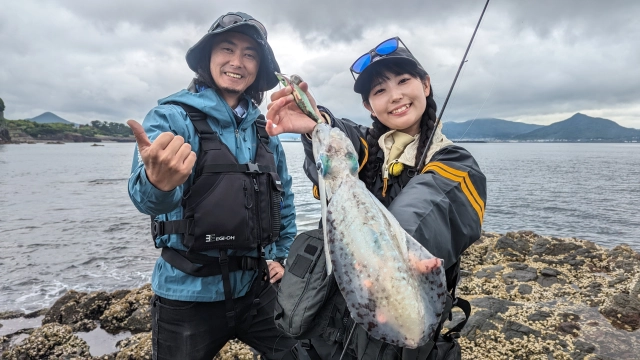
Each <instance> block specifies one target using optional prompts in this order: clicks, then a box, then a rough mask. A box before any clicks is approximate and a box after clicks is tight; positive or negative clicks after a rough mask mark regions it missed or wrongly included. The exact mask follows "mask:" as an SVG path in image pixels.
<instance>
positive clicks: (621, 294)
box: [0, 231, 640, 360]
mask: <svg viewBox="0 0 640 360" xmlns="http://www.w3.org/2000/svg"><path fill="white" fill-rule="evenodd" d="M458 294H459V296H461V297H463V298H466V299H467V300H470V302H471V304H472V315H471V318H470V319H469V322H468V323H467V325H466V326H465V328H464V330H463V333H462V337H461V338H460V343H461V345H462V349H463V358H464V359H544V360H547V359H603V360H604V359H616V360H617V359H638V358H640V331H638V329H639V328H640V254H639V253H637V252H635V251H634V250H632V249H631V248H630V247H628V246H626V245H621V246H617V247H615V248H613V249H605V248H603V247H600V246H597V245H595V244H594V243H592V242H589V241H584V240H579V239H575V238H553V237H545V236H540V235H537V234H534V233H532V232H527V231H521V232H517V233H507V234H504V235H501V234H494V233H485V234H483V236H482V238H481V239H480V240H479V241H477V242H476V243H475V244H474V245H473V246H472V247H471V248H469V249H468V250H467V252H466V254H465V256H464V258H463V262H462V281H461V283H460V285H459V289H458ZM151 296H152V291H151V288H150V286H149V285H146V286H143V287H142V288H139V289H134V290H130V291H129V290H121V291H115V292H113V293H106V292H94V293H88V294H87V293H79V292H75V291H69V292H67V293H66V294H65V295H63V296H62V297H61V298H60V299H59V300H58V301H57V302H56V303H55V304H54V305H53V306H52V307H51V308H49V309H43V310H41V311H38V312H34V313H30V314H22V313H17V312H9V313H0V333H4V334H6V335H5V336H0V352H3V353H2V356H1V357H0V358H2V359H105V360H106V359H151V333H150V329H151V326H150V312H149V300H150V298H151ZM461 318H462V313H461V312H457V313H456V314H455V315H454V320H453V323H455V322H456V321H458V320H459V319H461ZM40 319H41V321H42V325H41V326H39V327H35V328H33V326H31V328H29V327H27V328H20V329H18V327H20V326H17V325H12V326H14V327H15V331H14V330H13V329H12V330H11V331H9V332H8V331H7V330H6V329H7V327H8V325H6V324H7V323H8V322H11V321H14V322H15V321H17V320H23V321H25V322H29V321H31V322H33V320H35V321H36V322H39V320H40ZM2 325H5V326H7V327H5V329H3V328H2ZM35 326H37V325H35ZM3 330H4V331H3ZM97 331H101V332H102V333H103V334H106V335H102V336H103V337H105V336H106V337H108V336H110V335H108V334H116V335H113V336H119V337H120V340H118V341H117V343H114V344H113V348H114V351H112V352H110V353H105V354H100V356H93V357H92V352H93V355H96V354H95V351H94V348H93V345H92V346H91V348H90V346H89V344H88V343H87V341H85V340H83V339H85V338H88V337H87V336H86V334H92V333H95V332H97ZM109 339H112V338H109ZM104 340H105V339H101V341H103V342H104ZM217 358H218V359H254V358H255V354H254V353H253V352H252V351H251V349H249V348H248V347H246V346H244V345H243V344H241V343H238V342H230V343H228V344H227V345H226V347H225V349H223V351H222V352H221V353H220V354H219V355H218V357H217Z"/></svg>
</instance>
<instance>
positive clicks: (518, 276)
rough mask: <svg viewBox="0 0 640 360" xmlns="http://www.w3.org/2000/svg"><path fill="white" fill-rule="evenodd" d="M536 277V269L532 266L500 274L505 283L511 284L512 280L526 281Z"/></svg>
mask: <svg viewBox="0 0 640 360" xmlns="http://www.w3.org/2000/svg"><path fill="white" fill-rule="evenodd" d="M537 278H538V270H537V269H536V268H533V267H527V268H525V269H524V270H514V271H512V272H510V273H505V274H502V279H503V280H504V282H505V283H507V284H511V283H512V282H513V281H517V282H527V281H534V280H536V279H537Z"/></svg>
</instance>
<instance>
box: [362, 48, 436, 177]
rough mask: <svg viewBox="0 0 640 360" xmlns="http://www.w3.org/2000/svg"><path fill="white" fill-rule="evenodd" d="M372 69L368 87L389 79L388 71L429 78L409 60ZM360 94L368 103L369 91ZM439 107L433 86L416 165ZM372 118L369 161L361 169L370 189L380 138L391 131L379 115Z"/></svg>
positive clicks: (421, 121) (421, 126)
mask: <svg viewBox="0 0 640 360" xmlns="http://www.w3.org/2000/svg"><path fill="white" fill-rule="evenodd" d="M370 71H372V73H370V75H369V86H367V87H366V88H368V89H371V85H372V84H374V83H377V82H379V81H384V80H388V76H387V73H390V74H392V75H395V76H399V75H405V74H406V75H409V76H411V77H413V78H416V79H420V81H422V82H423V83H424V82H425V81H426V80H427V76H428V74H427V72H426V71H424V69H422V68H421V67H420V66H418V65H417V64H415V63H413V62H411V63H410V65H409V62H402V63H400V62H397V61H389V62H387V63H386V64H385V66H384V67H382V66H377V67H375V68H373V69H371V70H370ZM360 95H361V96H362V101H363V102H365V103H367V104H368V103H369V91H367V92H366V93H362V94H360ZM437 109H438V106H437V105H436V102H435V100H433V87H431V91H430V92H429V96H427V108H426V110H425V112H424V113H423V114H422V119H421V120H420V140H419V141H420V143H419V144H418V151H417V152H416V160H415V163H416V166H418V165H419V164H418V161H420V157H421V156H422V153H423V152H424V149H425V147H426V146H427V141H428V140H429V137H430V136H431V133H432V132H433V128H434V127H435V123H436V111H437ZM371 119H372V120H373V124H372V126H371V128H369V131H367V138H366V141H367V145H368V147H369V161H367V164H366V165H365V166H364V168H363V169H362V171H360V180H362V181H363V182H364V183H365V184H366V185H367V188H368V189H369V190H372V188H373V184H374V183H375V180H376V176H377V175H378V170H379V169H380V167H379V164H377V163H376V161H375V159H376V158H377V154H378V152H379V151H380V145H379V144H378V140H379V139H380V137H381V136H382V135H384V134H385V133H386V132H388V131H389V128H388V127H387V126H385V125H384V124H383V123H381V122H380V120H378V118H377V117H375V116H373V115H371Z"/></svg>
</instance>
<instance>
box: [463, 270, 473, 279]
mask: <svg viewBox="0 0 640 360" xmlns="http://www.w3.org/2000/svg"><path fill="white" fill-rule="evenodd" d="M471 275H473V273H472V272H471V271H469V270H464V269H461V270H460V276H461V277H467V276H471Z"/></svg>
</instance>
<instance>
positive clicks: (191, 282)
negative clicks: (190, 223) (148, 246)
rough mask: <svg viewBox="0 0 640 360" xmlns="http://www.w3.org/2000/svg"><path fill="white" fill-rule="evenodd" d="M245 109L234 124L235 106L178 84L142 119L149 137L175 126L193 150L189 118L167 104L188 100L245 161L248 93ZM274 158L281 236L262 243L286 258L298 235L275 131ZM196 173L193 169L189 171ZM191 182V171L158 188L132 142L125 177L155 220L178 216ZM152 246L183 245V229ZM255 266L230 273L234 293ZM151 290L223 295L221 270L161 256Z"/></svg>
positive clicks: (247, 282) (174, 295)
mask: <svg viewBox="0 0 640 360" xmlns="http://www.w3.org/2000/svg"><path fill="white" fill-rule="evenodd" d="M247 99H248V103H249V109H248V110H247V114H246V115H245V117H244V118H243V119H242V122H240V124H239V125H238V124H237V123H236V120H235V118H234V113H233V110H231V108H230V107H229V106H228V105H227V103H226V102H225V101H224V100H223V99H222V98H221V97H220V96H219V95H218V94H217V93H216V92H215V91H213V90H211V89H205V90H203V91H201V92H199V93H195V92H190V91H188V90H182V91H180V92H178V93H175V94H173V95H171V96H169V97H167V98H164V99H161V100H159V101H158V106H156V107H155V108H153V109H151V111H150V112H149V113H148V114H147V116H146V117H145V119H144V121H143V123H142V125H143V127H144V130H145V132H146V133H147V136H148V137H149V139H150V140H151V141H152V142H153V140H154V139H155V138H157V137H158V136H159V135H160V134H161V133H163V132H167V131H170V132H173V133H174V134H176V135H180V136H182V137H184V139H185V142H187V143H189V144H191V147H192V150H193V151H195V153H196V154H197V153H198V150H199V148H200V142H199V139H198V136H197V134H196V132H195V129H194V127H193V124H192V123H191V121H190V120H189V117H188V116H187V114H186V113H185V112H184V110H183V109H182V108H181V107H179V106H177V105H170V104H169V105H165V104H166V103H168V102H181V103H184V104H187V105H191V106H193V107H195V108H197V109H199V110H201V111H202V112H204V113H205V114H207V115H208V116H209V119H208V122H209V125H210V126H211V128H212V129H213V130H214V131H216V132H217V133H218V134H219V136H220V139H221V140H222V142H223V143H224V144H225V145H227V147H229V150H231V152H232V153H233V154H234V155H235V156H236V159H237V160H238V162H239V163H241V164H244V163H247V162H249V161H253V159H254V157H255V153H256V148H257V146H258V141H259V139H258V136H257V134H256V125H255V120H256V118H257V117H258V115H259V114H260V110H259V109H258V108H257V107H256V106H255V104H254V103H253V102H252V101H251V100H250V99H249V98H247ZM269 147H270V148H271V150H272V152H273V154H274V157H275V163H276V167H277V170H278V175H280V180H281V181H282V186H283V188H284V194H283V201H284V204H283V207H282V213H281V216H282V226H281V228H280V229H281V230H280V238H279V239H278V241H276V242H275V243H273V244H271V245H269V246H267V247H265V249H264V252H265V258H266V259H275V258H286V256H287V255H288V253H289V246H290V245H291V243H292V242H293V238H294V237H295V235H296V223H295V216H296V215H295V208H294V205H293V192H292V191H291V176H290V175H289V172H288V171H287V162H286V158H285V154H284V150H283V148H282V144H281V143H280V141H279V139H278V138H277V137H271V141H270V143H269ZM193 173H194V174H195V169H194V171H193ZM192 183H193V175H191V176H190V177H189V178H188V179H187V181H186V182H185V183H184V184H182V185H180V186H178V187H176V188H175V189H174V190H172V191H162V190H159V189H157V188H156V187H154V186H153V185H152V184H151V183H150V182H149V180H148V179H147V175H146V173H145V170H144V164H143V163H142V160H141V159H140V156H139V152H138V149H137V147H136V150H135V153H134V155H133V164H132V166H131V176H130V177H129V197H130V198H131V201H132V202H133V204H134V205H135V206H136V208H138V210H140V212H142V213H144V214H147V215H151V216H155V218H156V219H157V220H159V221H167V220H178V219H182V214H183V208H182V206H181V200H182V194H184V193H186V191H187V190H188V188H189V187H190V186H191V184H192ZM156 246H158V247H164V246H168V247H171V248H175V249H180V250H186V248H185V247H184V246H183V245H182V235H179V234H170V235H164V236H161V237H159V238H157V239H156ZM205 254H207V255H209V256H218V255H219V253H218V251H217V250H211V251H207V252H206V253H205ZM229 255H232V256H242V255H246V256H254V257H257V256H258V254H257V250H252V251H239V250H232V251H229ZM255 276H256V271H236V272H232V273H231V274H230V278H231V287H232V292H233V297H234V298H236V297H239V296H243V295H244V294H245V293H246V292H247V290H248V289H249V287H250V286H251V283H252V282H253V279H254V278H255ZM151 286H152V288H153V291H154V292H155V293H156V294H157V295H159V296H162V297H164V298H168V299H172V300H182V301H220V300H224V290H223V288H222V279H221V276H220V275H217V276H210V277H195V276H191V275H188V274H185V273H183V272H182V271H180V270H177V269H176V268H174V267H173V266H171V265H169V264H168V263H167V262H166V261H164V260H163V259H162V258H161V257H159V258H158V260H157V261H156V265H155V268H154V270H153V276H152V279H151Z"/></svg>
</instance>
